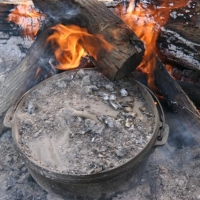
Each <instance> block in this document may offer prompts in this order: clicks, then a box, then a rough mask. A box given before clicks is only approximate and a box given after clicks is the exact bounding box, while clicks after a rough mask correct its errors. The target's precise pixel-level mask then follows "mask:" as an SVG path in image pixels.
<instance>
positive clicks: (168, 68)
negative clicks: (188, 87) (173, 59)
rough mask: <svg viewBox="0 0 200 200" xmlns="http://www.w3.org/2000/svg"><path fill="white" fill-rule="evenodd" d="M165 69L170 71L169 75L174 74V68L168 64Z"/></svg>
mask: <svg viewBox="0 0 200 200" xmlns="http://www.w3.org/2000/svg"><path fill="white" fill-rule="evenodd" d="M165 68H166V70H167V71H168V73H169V74H170V75H172V72H173V68H172V66H171V65H169V64H166V65H165Z"/></svg>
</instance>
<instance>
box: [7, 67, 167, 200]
mask: <svg viewBox="0 0 200 200" xmlns="http://www.w3.org/2000/svg"><path fill="white" fill-rule="evenodd" d="M85 70H94V69H85ZM66 73H71V72H70V71H68V72H64V73H61V74H58V75H56V76H53V77H51V78H49V79H46V80H44V81H43V82H41V83H40V84H39V85H37V86H35V87H34V88H32V89H31V90H29V91H28V92H27V93H26V94H25V95H24V96H23V97H22V98H21V100H20V101H19V102H18V104H17V105H16V106H15V107H14V108H12V109H11V110H10V111H9V112H8V113H7V115H6V117H5V119H4V124H5V126H7V127H11V128H12V137H13V140H14V144H15V146H16V149H17V151H18V152H19V154H20V155H21V157H22V159H23V160H24V162H25V164H26V166H27V167H28V169H29V171H30V173H31V175H32V176H33V178H34V179H35V180H36V182H37V183H38V184H39V185H40V186H41V187H42V188H44V189H45V190H46V191H47V192H49V193H53V194H55V195H58V196H60V197H62V198H63V199H71V198H73V197H74V196H76V197H77V198H78V199H79V198H80V199H87V200H88V199H106V198H108V197H109V196H111V195H112V194H114V193H115V192H117V191H119V190H120V189H121V188H124V187H123V186H125V185H127V182H128V180H129V179H130V177H132V176H133V174H134V173H135V172H137V171H136V169H137V168H138V166H139V164H140V163H141V162H142V161H143V160H144V158H145V156H146V155H147V154H148V152H149V151H150V150H151V149H152V147H154V146H155V144H158V145H163V144H164V142H163V141H157V138H158V137H161V135H162V133H163V129H164V126H165V133H167V132H168V130H166V129H168V126H166V125H165V123H164V120H163V119H164V115H163V116H162V119H161V118H160V115H159V112H158V108H157V106H156V105H155V100H154V99H153V98H152V96H151V94H150V92H149V90H148V89H147V88H146V87H145V86H143V85H142V84H141V83H139V82H137V81H134V80H133V79H129V78H127V81H131V82H132V84H135V85H137V86H138V88H139V89H140V90H141V91H142V95H143V98H144V101H145V102H146V103H147V104H148V106H149V107H150V108H151V109H152V111H153V113H154V116H155V123H154V127H153V134H152V137H151V139H150V141H149V142H148V143H147V144H146V146H145V147H144V148H143V149H142V150H141V151H140V152H139V153H138V154H137V155H136V156H134V157H132V158H131V159H130V160H129V161H128V162H126V163H124V164H122V165H120V166H118V167H115V168H112V169H109V170H105V171H102V172H100V173H97V174H91V175H74V174H73V175H70V174H65V173H58V172H56V171H52V170H50V169H48V168H47V167H44V166H41V165H40V164H39V163H36V161H34V160H32V159H31V158H30V157H28V156H27V155H26V154H25V152H23V150H22V149H21V148H20V144H19V137H20V134H19V129H20V128H19V121H18V120H17V118H16V117H15V116H16V113H17V112H18V110H20V109H21V107H22V105H23V104H24V102H25V101H26V99H27V97H28V96H29V94H30V93H31V92H32V91H33V90H35V89H38V88H42V87H45V85H46V84H48V83H50V82H52V80H56V79H60V78H63V77H64V76H65V75H66ZM156 101H158V100H156ZM159 105H160V104H159ZM161 110H162V109H161ZM11 118H12V119H11ZM160 121H162V126H161V125H160V124H161V123H160ZM165 138H166V137H165Z"/></svg>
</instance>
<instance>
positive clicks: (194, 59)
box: [157, 0, 200, 70]
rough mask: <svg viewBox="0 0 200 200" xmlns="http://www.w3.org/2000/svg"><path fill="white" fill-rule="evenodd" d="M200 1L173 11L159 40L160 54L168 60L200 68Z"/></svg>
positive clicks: (196, 68)
mask: <svg viewBox="0 0 200 200" xmlns="http://www.w3.org/2000/svg"><path fill="white" fill-rule="evenodd" d="M199 12H200V1H199V0H196V1H190V2H189V3H188V5H187V7H186V8H183V9H179V10H174V11H172V12H171V18H170V20H169V22H168V23H167V25H166V26H165V27H164V28H163V29H162V30H161V33H160V36H159V38H158V40H157V47H158V50H159V52H160V55H161V56H162V58H163V59H164V60H166V61H167V62H173V63H177V64H179V65H181V66H182V67H185V68H189V69H193V70H200V53H199V52H200V31H199V30H200V24H199V20H200V15H199Z"/></svg>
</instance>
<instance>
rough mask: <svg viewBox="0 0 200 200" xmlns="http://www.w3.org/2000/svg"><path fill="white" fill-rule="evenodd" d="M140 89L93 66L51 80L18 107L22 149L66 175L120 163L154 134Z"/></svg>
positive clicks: (141, 147)
mask: <svg viewBox="0 0 200 200" xmlns="http://www.w3.org/2000/svg"><path fill="white" fill-rule="evenodd" d="M142 92H143V91H142V90H141V88H139V87H138V85H137V84H136V82H135V85H133V83H132V82H130V81H127V80H123V79H121V80H118V81H115V82H111V81H110V80H108V79H107V78H105V77H104V76H102V74H100V73H99V72H98V71H96V70H83V69H81V70H78V71H71V72H68V73H66V75H65V76H64V77H63V76H62V77H58V78H56V79H53V80H52V79H51V80H49V81H48V82H46V83H45V84H42V85H41V87H39V88H38V87H37V88H36V89H34V90H33V91H32V92H31V93H30V94H29V95H28V97H27V100H26V102H25V103H24V105H23V106H22V108H21V109H19V110H17V112H16V115H15V116H16V118H17V119H18V121H19V124H20V125H19V127H20V128H19V129H20V130H19V133H20V138H19V141H18V142H19V144H20V146H21V147H20V148H21V150H22V151H23V152H25V154H26V155H27V156H28V157H29V159H31V160H32V159H33V160H34V161H35V162H37V163H38V164H39V165H42V166H45V167H47V168H48V169H51V170H53V171H59V172H62V173H67V174H94V173H98V172H102V171H105V170H109V169H111V168H115V167H117V166H120V165H122V164H123V163H125V162H127V161H129V160H130V159H132V158H133V157H135V156H136V155H138V153H139V152H141V151H142V150H143V148H144V147H145V146H146V145H147V144H148V142H149V141H150V140H151V138H152V135H153V131H154V126H155V118H154V113H153V112H152V110H151V109H150V103H147V100H149V99H147V98H146V99H144V97H143V94H142ZM80 166H81V167H80Z"/></svg>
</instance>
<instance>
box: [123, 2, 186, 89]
mask: <svg viewBox="0 0 200 200" xmlns="http://www.w3.org/2000/svg"><path fill="white" fill-rule="evenodd" d="M187 3H188V0H176V1H175V0H174V2H172V0H163V2H162V3H161V5H160V6H155V5H153V4H152V3H149V4H146V6H144V5H143V4H142V3H139V4H138V5H137V6H136V2H135V0H131V1H130V3H129V6H128V9H127V10H126V13H122V10H123V9H122V8H121V11H120V14H121V19H122V20H123V21H124V22H125V23H126V24H127V25H128V26H129V27H130V28H131V29H132V30H133V31H134V32H135V34H136V35H137V36H138V37H139V38H140V39H141V40H142V41H143V42H144V45H145V47H146V50H145V54H144V57H143V61H142V63H141V64H140V65H139V67H138V69H139V70H141V71H142V72H144V73H146V74H148V85H149V86H150V87H154V78H153V73H154V69H155V67H156V57H155V55H154V52H155V51H156V40H157V38H158V35H159V32H160V29H161V27H162V26H164V25H165V24H166V23H167V21H168V19H169V16H170V11H171V10H172V9H178V8H182V7H185V6H186V5H187Z"/></svg>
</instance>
